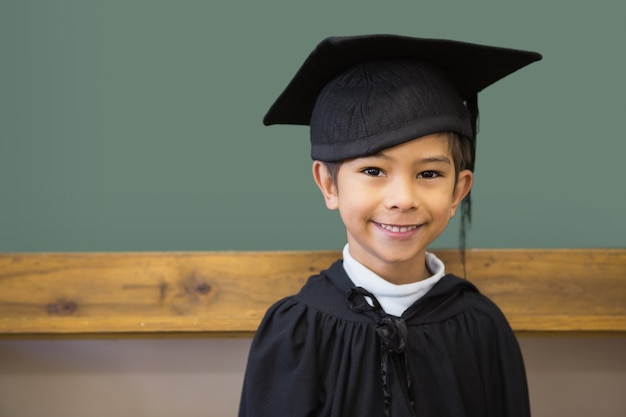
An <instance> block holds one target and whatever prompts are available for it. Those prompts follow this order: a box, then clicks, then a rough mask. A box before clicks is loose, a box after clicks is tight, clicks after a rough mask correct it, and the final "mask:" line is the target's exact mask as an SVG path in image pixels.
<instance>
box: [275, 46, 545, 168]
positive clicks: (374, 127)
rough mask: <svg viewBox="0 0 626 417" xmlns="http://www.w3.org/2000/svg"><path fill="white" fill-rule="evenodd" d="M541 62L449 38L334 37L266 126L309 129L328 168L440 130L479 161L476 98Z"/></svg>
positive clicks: (314, 55)
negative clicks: (463, 142) (466, 144)
mask: <svg viewBox="0 0 626 417" xmlns="http://www.w3.org/2000/svg"><path fill="white" fill-rule="evenodd" d="M540 59H541V55H540V54H538V53H535V52H529V51H521V50H515V49H507V48H500V47H493V46H486V45H478V44H472V43H467V42H458V41H451V40H443V39H423V38H413V37H407V36H399V35H362V36H347V37H330V38H326V39H324V40H323V41H322V42H321V43H320V44H318V45H317V47H316V48H315V49H314V50H313V51H312V52H311V54H310V55H309V56H308V57H307V58H306V60H305V61H304V63H303V64H302V66H301V67H300V69H299V70H298V71H297V73H296V74H295V76H294V77H293V79H292V80H291V81H290V82H289V84H288V85H287V87H286V88H285V90H284V91H283V92H282V93H281V95H280V96H279V97H278V99H277V100H276V101H275V102H274V104H273V105H272V106H271V108H270V109H269V111H268V113H267V114H266V115H265V118H264V119H263V123H264V124H265V125H272V124H296V125H310V126H311V157H312V158H313V159H317V160H321V161H326V162H336V161H341V160H345V159H350V158H355V157H361V156H366V155H371V154H374V153H376V152H379V151H380V150H382V149H385V148H388V147H391V146H395V145H399V144H401V143H404V142H407V141H410V140H413V139H415V138H418V137H421V136H425V135H428V134H432V133H438V132H456V133H458V134H459V135H461V136H464V137H467V138H469V139H470V141H471V144H472V161H473V159H474V153H475V148H476V133H477V127H476V125H477V118H478V105H477V94H478V92H479V91H481V90H482V89H484V88H485V87H487V86H489V85H491V84H493V83H494V82H496V81H498V80H499V79H501V78H503V77H505V76H507V75H509V74H511V73H513V72H515V71H517V70H518V69H520V68H522V67H524V66H526V65H528V64H530V63H532V62H534V61H538V60H540ZM468 168H469V169H473V162H470V166H469V167H468Z"/></svg>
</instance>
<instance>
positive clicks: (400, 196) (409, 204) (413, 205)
mask: <svg viewBox="0 0 626 417" xmlns="http://www.w3.org/2000/svg"><path fill="white" fill-rule="evenodd" d="M417 191H418V190H417V184H416V181H415V178H413V177H396V178H394V179H393V180H392V181H390V182H389V183H388V187H387V192H386V196H385V206H386V207H387V208H388V209H390V210H397V211H401V212H405V211H411V210H415V209H417V207H418V205H419V204H418V192H417Z"/></svg>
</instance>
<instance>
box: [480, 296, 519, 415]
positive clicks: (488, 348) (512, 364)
mask: <svg viewBox="0 0 626 417" xmlns="http://www.w3.org/2000/svg"><path fill="white" fill-rule="evenodd" d="M484 311H485V313H486V314H487V315H488V316H489V318H490V320H488V322H489V324H487V325H483V326H481V328H482V330H481V331H480V332H479V335H478V337H479V340H478V341H477V343H480V344H482V349H480V351H481V352H482V353H481V357H480V362H481V363H482V382H483V386H484V390H485V392H486V394H487V398H486V401H487V404H486V406H487V407H486V408H487V410H489V413H488V415H489V416H494V417H529V416H530V402H529V395H528V383H527V380H526V371H525V367H524V360H523V357H522V353H521V350H520V347H519V344H518V342H517V338H516V337H515V333H514V332H513V330H512V329H511V327H510V325H509V323H508V322H507V320H506V318H505V316H504V314H503V313H502V312H501V311H500V309H499V308H498V307H497V306H496V305H495V304H493V303H492V302H491V301H489V300H487V301H486V303H485V305H484Z"/></svg>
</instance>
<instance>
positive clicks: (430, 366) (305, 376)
mask: <svg viewBox="0 0 626 417" xmlns="http://www.w3.org/2000/svg"><path fill="white" fill-rule="evenodd" d="M352 287H353V284H352V282H351V281H350V279H349V278H348V276H347V275H346V273H345V271H344V269H343V265H342V263H341V261H337V262H335V263H334V264H333V265H332V266H331V267H330V268H329V269H328V270H327V271H323V272H322V273H321V274H320V275H316V276H313V277H311V278H310V279H309V281H308V282H307V283H306V285H305V286H304V287H303V288H302V290H301V291H300V293H299V294H297V295H295V296H291V297H287V298H285V299H283V300H281V301H279V302H277V303H276V304H275V305H274V306H272V307H271V308H270V309H269V310H268V312H267V314H266V316H265V318H264V319H263V322H262V323H261V325H260V327H259V330H258V332H257V334H256V335H255V338H254V341H253V343H252V347H251V351H250V356H249V360H248V367H247V370H246V375H245V381H244V386H243V392H242V398H241V405H240V411H239V416H240V417H305V416H328V417H339V416H341V417H348V416H349V417H370V416H371V417H383V416H385V415H386V414H387V415H390V416H392V417H400V416H417V417H420V416H426V417H435V416H449V417H462V416H467V417H527V416H529V415H530V410H529V402H528V389H527V383H526V376H525V371H524V364H523V360H522V356H521V353H520V349H519V346H518V343H517V340H516V338H515V335H514V333H513V331H512V330H511V328H510V326H509V324H508V323H507V321H506V319H505V318H504V316H503V314H502V313H501V311H500V310H499V309H498V307H497V306H496V305H495V304H493V303H492V302H491V301H490V300H489V299H488V298H486V297H485V296H483V295H482V294H480V293H479V292H478V290H477V289H476V287H474V286H473V285H472V284H471V283H469V282H467V281H465V280H462V279H460V278H457V277H455V276H453V275H446V276H445V277H443V278H442V279H441V280H440V281H439V282H438V283H437V284H436V285H435V286H434V287H433V288H432V289H431V290H430V291H429V292H428V293H427V294H426V295H425V296H424V297H423V298H421V299H420V300H418V301H417V302H416V303H415V304H413V305H412V306H411V307H410V308H409V309H408V310H407V311H406V312H405V313H404V314H403V315H402V317H401V319H402V320H392V321H393V322H397V321H400V322H402V323H403V325H406V336H405V337H406V345H405V346H403V349H402V351H400V350H399V349H396V350H393V349H390V350H389V351H387V352H382V351H381V349H386V348H385V344H384V343H381V337H380V334H379V333H378V332H377V328H378V329H380V322H381V316H380V314H377V313H376V312H375V311H373V310H369V311H368V309H355V308H354V306H353V305H352V308H351V304H353V303H350V302H349V300H346V297H347V295H348V293H350V291H351V290H352ZM361 310H366V311H361ZM387 317H391V318H393V316H388V315H387ZM379 331H380V330H379ZM381 370H384V371H385V375H384V376H383V375H382V374H381ZM385 392H386V393H387V395H385ZM386 400H387V404H386Z"/></svg>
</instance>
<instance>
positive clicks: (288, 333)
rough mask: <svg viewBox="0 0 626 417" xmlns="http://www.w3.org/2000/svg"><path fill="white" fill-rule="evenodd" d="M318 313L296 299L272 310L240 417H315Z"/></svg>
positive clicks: (252, 359)
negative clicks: (315, 316)
mask: <svg viewBox="0 0 626 417" xmlns="http://www.w3.org/2000/svg"><path fill="white" fill-rule="evenodd" d="M313 320H314V313H312V312H310V311H309V309H308V308H307V307H306V306H305V305H304V304H302V303H299V302H298V301H296V300H294V299H293V298H286V299H284V300H282V301H279V302H278V303H276V304H275V305H274V306H273V307H271V308H270V309H269V310H268V311H267V313H266V315H265V317H264V319H263V321H262V322H261V325H260V326H259V329H258V331H257V333H256V335H255V337H254V340H253V342H252V346H251V348H250V354H249V357H248V365H247V368H246V373H245V379H244V383H243V390H242V395H241V402H240V408H239V417H301V416H302V417H304V416H312V415H315V410H316V408H317V407H318V406H319V403H318V394H317V393H316V386H317V384H316V382H315V381H316V378H317V374H318V366H317V359H316V348H315V346H316V343H315V327H316V326H315V323H314V322H313Z"/></svg>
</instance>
